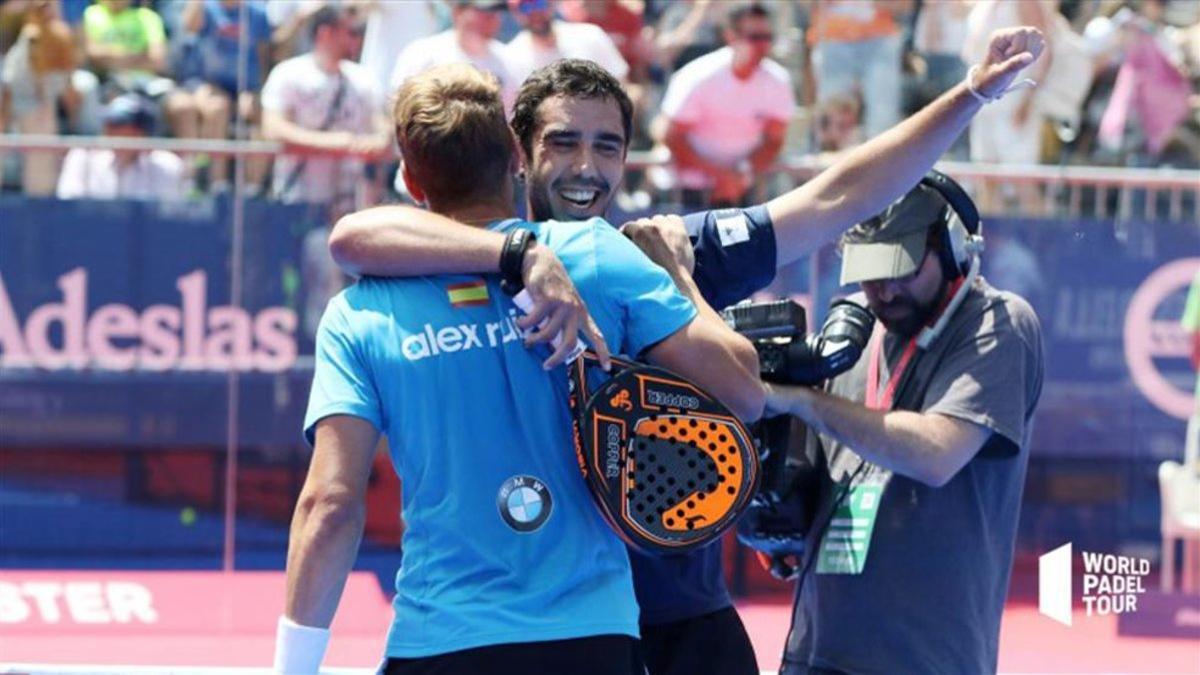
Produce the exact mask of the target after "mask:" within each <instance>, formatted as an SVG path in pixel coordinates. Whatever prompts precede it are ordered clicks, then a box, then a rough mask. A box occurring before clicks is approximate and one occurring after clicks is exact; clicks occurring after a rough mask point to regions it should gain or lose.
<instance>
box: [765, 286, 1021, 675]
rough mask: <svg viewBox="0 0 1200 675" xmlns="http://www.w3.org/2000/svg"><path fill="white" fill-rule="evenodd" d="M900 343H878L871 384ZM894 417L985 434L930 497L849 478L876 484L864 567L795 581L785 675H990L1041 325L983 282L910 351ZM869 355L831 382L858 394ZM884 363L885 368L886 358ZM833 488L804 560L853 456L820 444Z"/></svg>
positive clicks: (882, 480) (878, 475) (901, 484)
mask: <svg viewBox="0 0 1200 675" xmlns="http://www.w3.org/2000/svg"><path fill="white" fill-rule="evenodd" d="M904 346H905V341H903V340H901V339H899V338H897V337H895V336H892V335H886V336H885V339H884V354H885V355H886V359H881V360H880V361H881V368H880V370H881V371H882V372H881V374H880V377H879V383H880V386H881V388H882V387H883V386H886V384H887V381H888V376H889V372H888V370H889V368H894V367H895V365H896V364H897V362H898V361H899V360H900V354H901V352H902V351H903V349H904ZM917 354H918V355H917V356H916V357H915V359H914V361H913V362H912V363H911V364H910V365H909V367H908V369H907V372H906V373H904V375H903V378H902V380H901V381H900V384H899V389H898V391H897V393H896V401H897V404H896V406H895V408H899V409H907V410H916V411H921V412H925V413H940V414H943V415H948V416H950V417H955V418H959V419H963V420H967V421H970V422H974V423H975V424H979V425H982V426H984V427H987V428H988V429H991V430H992V432H993V433H992V436H991V437H990V438H989V439H988V441H987V442H986V443H985V444H984V447H983V448H982V449H981V450H980V451H979V453H978V454H977V455H976V456H975V457H973V458H972V459H971V460H970V461H969V462H968V463H967V465H966V466H965V467H963V469H962V470H960V471H959V472H958V473H957V474H956V475H955V476H954V477H953V478H952V479H950V481H949V482H948V483H947V484H946V485H944V486H942V487H940V488H933V487H930V486H928V485H925V484H923V483H920V482H917V481H915V480H912V479H909V478H906V477H904V476H901V475H899V474H891V473H890V472H888V471H886V470H882V469H880V468H878V467H874V466H873V465H868V466H867V467H864V470H863V471H859V472H857V476H855V483H859V482H863V481H866V482H870V483H876V484H883V485H884V488H883V492H882V495H881V496H880V498H879V507H878V512H877V517H876V521H875V525H874V531H873V533H872V534H871V537H870V545H869V547H868V551H867V558H866V563H865V566H864V567H863V571H862V573H861V574H858V575H845V574H842V575H838V574H821V573H817V570H818V567H819V566H818V565H815V564H814V565H813V567H812V569H810V571H809V577H808V579H807V580H806V581H805V582H804V588H803V590H802V595H803V598H802V602H801V603H800V607H799V608H798V610H797V611H796V613H795V617H794V619H793V626H792V633H791V635H790V636H789V639H788V647H787V657H786V659H785V668H784V670H783V672H784V673H804V672H809V671H810V670H811V671H816V672H830V671H832V672H841V671H845V672H849V673H917V672H920V673H985V672H993V671H995V669H996V658H997V643H998V640H999V633H1000V615H1001V613H1002V611H1003V609H1004V599H1005V596H1006V594H1007V592H1008V582H1009V573H1010V571H1011V568H1012V555H1013V543H1014V539H1015V538H1016V532H1017V516H1018V513H1019V511H1020V503H1021V492H1022V489H1023V487H1024V482H1025V468H1026V466H1027V464H1028V458H1029V435H1030V430H1031V422H1032V418H1033V412H1034V409H1035V408H1036V406H1037V402H1038V397H1039V396H1040V394H1041V390H1042V375H1043V358H1042V337H1041V327H1040V325H1039V323H1038V319H1037V316H1036V315H1035V314H1034V313H1033V310H1032V308H1030V306H1029V304H1028V303H1027V302H1025V301H1024V300H1023V299H1021V298H1020V297H1018V296H1016V295H1013V294H1011V293H1007V292H1002V291H997V290H996V289H994V288H992V287H991V286H989V285H987V284H986V282H984V281H983V280H982V279H980V280H979V281H978V282H977V283H976V286H975V288H973V289H972V290H971V292H970V293H969V294H968V295H967V297H966V298H965V300H964V302H963V304H962V306H961V307H960V308H959V309H958V311H956V312H955V314H954V316H953V317H952V318H951V320H950V322H949V323H948V325H947V327H946V330H945V332H944V333H943V334H942V335H941V336H940V337H939V338H938V339H937V340H936V341H935V342H934V343H933V344H932V345H931V347H930V349H929V350H928V351H927V352H925V353H921V352H917ZM869 361H870V359H869V352H868V353H866V354H864V356H863V358H862V359H860V360H859V362H858V364H857V365H856V366H855V367H854V368H853V369H852V370H851V371H849V372H847V373H846V374H844V375H842V376H841V377H839V378H837V379H835V380H834V381H833V382H831V383H830V384H829V385H828V389H829V391H830V392H831V393H833V394H835V395H838V396H841V397H844V398H847V399H851V400H854V401H858V402H862V401H864V399H865V390H866V375H867V366H868V363H869ZM883 362H886V363H883ZM819 442H820V443H821V444H822V445H823V447H824V449H825V456H826V457H827V458H828V472H827V473H828V476H829V477H830V478H831V480H829V481H824V483H825V484H824V485H823V487H822V493H823V494H822V504H824V505H825V506H824V507H823V508H822V510H821V511H819V512H818V514H817V519H816V525H815V526H814V528H813V529H814V533H813V534H812V535H810V541H808V542H807V543H808V546H809V550H810V551H814V552H815V550H816V546H817V542H816V541H814V539H815V536H816V534H817V531H818V530H820V529H821V526H822V525H824V524H825V522H826V521H827V519H828V517H829V504H831V503H832V502H833V501H834V499H835V498H836V496H837V495H838V494H839V493H840V492H842V491H843V490H842V487H841V486H839V485H837V484H835V483H834V481H839V480H841V481H844V480H846V479H847V478H849V477H851V476H853V475H855V473H856V470H857V469H858V467H859V465H860V463H861V460H860V458H859V457H858V456H857V455H855V454H854V453H853V452H852V451H851V450H850V449H848V448H846V447H845V446H843V445H841V444H840V443H838V442H836V441H834V440H832V439H830V438H828V437H825V436H820V437H819Z"/></svg>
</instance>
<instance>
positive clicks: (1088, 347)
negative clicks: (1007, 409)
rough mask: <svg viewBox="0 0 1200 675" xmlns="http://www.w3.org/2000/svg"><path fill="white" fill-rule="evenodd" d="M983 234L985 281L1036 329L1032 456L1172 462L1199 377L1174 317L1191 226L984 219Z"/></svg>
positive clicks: (1192, 257) (1199, 241) (1190, 268)
mask: <svg viewBox="0 0 1200 675" xmlns="http://www.w3.org/2000/svg"><path fill="white" fill-rule="evenodd" d="M986 235H987V251H986V253H985V255H984V265H983V271H984V275H985V276H986V277H987V278H988V279H989V281H991V282H992V283H993V284H994V285H995V286H997V287H999V288H1003V289H1007V290H1013V291H1015V292H1017V293H1019V294H1021V295H1022V296H1024V297H1025V298H1027V299H1028V300H1029V301H1030V303H1031V304H1032V305H1033V307H1034V309H1035V310H1036V311H1037V313H1038V316H1039V317H1040V318H1041V322H1042V330H1043V339H1044V341H1045V348H1046V382H1045V388H1044V390H1043V395H1042V402H1041V406H1040V409H1039V412H1038V418H1037V422H1036V425H1035V427H1034V438H1033V447H1032V452H1033V454H1034V456H1045V457H1109V458H1114V459H1130V460H1148V459H1171V458H1178V457H1179V456H1181V455H1182V444H1183V430H1184V424H1185V420H1186V417H1187V415H1188V413H1189V411H1190V410H1191V409H1192V406H1193V405H1194V402H1193V393H1194V390H1195V383H1196V374H1195V372H1194V371H1193V370H1192V368H1191V366H1190V363H1189V358H1188V357H1189V354H1190V339H1189V337H1188V336H1187V335H1186V333H1185V331H1184V330H1183V327H1182V326H1181V325H1180V319H1181V317H1182V316H1183V309H1184V302H1185V300H1186V296H1187V291H1188V287H1189V285H1190V283H1191V282H1192V280H1193V279H1194V278H1196V275H1197V273H1200V257H1197V256H1200V229H1198V228H1197V227H1196V225H1195V224H1194V223H1192V224H1187V223H1168V222H1132V223H1114V222H1112V221H1049V220H1041V219H1008V220H991V221H989V222H988V224H987V229H986Z"/></svg>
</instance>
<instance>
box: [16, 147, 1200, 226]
mask: <svg viewBox="0 0 1200 675" xmlns="http://www.w3.org/2000/svg"><path fill="white" fill-rule="evenodd" d="M72 148H103V149H111V150H141V151H148V150H168V151H171V152H176V153H179V154H181V155H191V154H198V153H204V154H208V155H212V156H228V157H239V156H241V157H274V156H276V155H279V154H334V155H338V154H345V153H327V152H311V151H302V150H300V149H297V148H294V147H286V146H285V145H284V144H282V143H278V142H273V141H222V140H205V139H175V138H125V137H122V138H116V137H106V136H51V135H18V134H5V135H0V153H4V152H7V151H16V152H22V153H23V152H30V151H55V152H61V153H64V154H65V153H66V152H67V151H69V150H71V149H72ZM378 163H379V164H386V163H388V162H386V161H382V162H378ZM829 164H830V161H829V160H828V159H825V158H823V157H820V156H813V155H808V156H793V157H787V158H784V159H783V160H782V161H781V162H779V164H778V165H777V167H776V168H775V169H774V170H773V171H772V172H771V174H769V175H768V176H765V177H764V179H763V180H762V181H761V182H760V186H759V188H758V192H757V193H756V196H758V197H762V198H766V197H769V196H771V195H772V194H775V193H778V192H780V191H781V190H783V189H786V188H787V187H790V186H792V185H795V184H797V183H798V182H803V181H804V180H807V179H809V178H811V177H812V176H814V175H816V174H817V173H819V172H820V171H821V170H822V169H824V168H825V167H827V166H828V165H829ZM669 166H670V155H669V153H667V152H665V151H664V152H658V151H639V152H631V153H629V156H628V160H627V171H628V172H629V173H630V174H633V175H637V174H645V173H646V172H647V171H649V170H652V169H665V168H669ZM938 168H939V169H941V170H942V171H944V172H946V173H948V174H950V175H952V176H954V177H956V178H957V179H958V180H960V181H961V182H963V183H964V184H965V186H966V187H967V189H968V190H972V189H975V188H976V187H977V186H978V185H980V184H983V183H985V182H992V183H996V184H1004V185H1012V186H1019V185H1032V186H1036V187H1038V188H1041V190H1042V194H1043V195H1044V196H1045V198H1044V199H1039V200H1036V202H1035V203H1032V204H1022V203H1017V204H1014V205H1011V206H1010V207H1009V210H1008V211H1007V213H1006V215H1012V216H1028V217H1042V218H1044V217H1067V218H1076V217H1080V216H1085V215H1086V216H1090V217H1095V218H1103V219H1108V218H1111V219H1115V220H1118V221H1124V220H1130V219H1138V218H1163V219H1167V220H1171V221H1181V220H1184V219H1185V218H1188V217H1194V216H1195V214H1196V211H1197V204H1198V202H1200V171H1197V170H1181V169H1173V168H1128V167H1104V166H1081V165H1045V164H1034V165H1004V164H979V163H971V162H949V161H947V162H941V163H939V164H938ZM381 174H382V172H377V175H378V177H377V178H376V180H377V182H378V181H382V180H385V179H388V180H390V176H388V177H384V176H382V175H381ZM645 183H646V184H647V185H648V184H649V181H646V182H645ZM644 189H647V190H648V191H649V192H650V193H651V194H650V196H651V203H653V204H658V205H661V204H664V203H667V204H670V203H678V201H679V200H678V199H677V197H678V195H677V194H676V193H675V192H674V191H673V190H670V189H665V190H664V189H655V188H648V187H647V188H644ZM360 206H366V205H365V204H363V205H360Z"/></svg>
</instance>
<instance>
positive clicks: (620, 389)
mask: <svg viewBox="0 0 1200 675" xmlns="http://www.w3.org/2000/svg"><path fill="white" fill-rule="evenodd" d="M577 421H578V422H579V424H580V431H581V434H580V436H581V438H580V439H579V441H580V451H581V452H580V455H581V456H580V460H581V467H582V468H583V469H584V474H585V476H586V477H587V479H588V483H589V487H590V488H591V489H592V493H593V496H595V497H596V498H597V503H598V504H599V505H600V507H601V512H602V513H604V515H605V517H606V518H607V519H608V521H609V522H610V524H611V525H612V526H613V527H614V528H615V529H616V530H617V531H618V533H620V534H621V536H622V537H623V538H625V539H626V541H628V542H629V543H630V544H632V545H634V546H636V547H638V548H641V549H643V550H649V551H657V552H667V551H670V552H680V551H686V550H689V549H691V548H694V547H697V546H702V545H704V544H705V543H707V542H709V541H711V540H712V539H714V538H716V537H718V536H720V535H721V533H722V532H724V530H725V529H727V528H728V527H729V526H730V525H732V524H733V522H734V521H735V520H736V519H737V516H738V514H740V512H741V510H742V509H743V508H744V507H745V505H746V504H747V503H748V502H749V499H750V497H751V496H753V492H754V490H755V488H756V487H757V482H758V455H757V453H756V452H754V450H753V447H754V446H753V444H752V443H751V442H750V440H749V438H750V437H749V434H748V433H746V430H745V427H743V426H742V425H741V423H740V422H738V421H737V419H736V418H734V417H733V415H731V414H730V413H729V411H728V410H727V409H725V407H724V406H722V405H721V404H720V403H719V402H717V401H716V400H715V399H713V398H712V397H711V396H709V395H708V394H706V393H705V392H704V391H702V390H700V389H698V388H697V387H695V386H694V385H692V384H690V383H688V382H687V381H686V380H683V379H682V378H679V377H678V376H676V375H674V374H672V373H669V372H667V371H664V370H662V369H658V368H653V367H650V366H643V365H640V364H638V365H636V366H633V365H632V364H630V369H628V370H624V371H622V372H618V373H617V374H616V375H614V376H613V377H612V379H610V380H608V381H607V382H605V383H604V384H603V385H602V386H600V387H599V388H598V389H597V390H596V391H595V392H594V393H593V394H592V395H591V396H590V397H588V402H587V404H586V405H585V406H584V407H583V410H582V411H581V414H580V415H578V417H577Z"/></svg>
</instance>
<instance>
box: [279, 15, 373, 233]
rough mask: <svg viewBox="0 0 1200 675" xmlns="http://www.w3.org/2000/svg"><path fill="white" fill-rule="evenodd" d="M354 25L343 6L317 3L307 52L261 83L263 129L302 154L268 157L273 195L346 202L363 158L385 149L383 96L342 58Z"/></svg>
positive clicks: (335, 204)
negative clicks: (272, 162) (271, 162)
mask: <svg viewBox="0 0 1200 675" xmlns="http://www.w3.org/2000/svg"><path fill="white" fill-rule="evenodd" d="M353 28H354V27H353V26H352V25H351V21H350V18H349V17H348V16H347V13H346V9H345V8H343V7H340V6H327V7H324V8H322V9H320V10H319V11H317V12H316V13H315V14H314V15H313V17H312V25H311V31H312V41H313V51H312V52H310V53H308V54H302V55H300V56H296V57H293V58H290V59H288V60H286V61H284V62H282V63H280V64H279V65H277V66H275V68H274V69H273V70H272V71H271V74H270V75H269V76H268V77H267V82H266V84H264V85H263V90H262V110H263V135H264V136H265V137H266V138H267V139H269V140H277V141H282V142H283V143H284V144H286V145H287V146H289V148H292V149H295V150H300V151H302V153H303V154H300V155H294V154H293V155H283V156H280V157H279V158H278V159H276V160H275V171H274V194H275V196H276V197H277V198H279V199H280V200H282V201H285V202H309V203H327V204H329V205H330V206H331V208H332V209H333V211H334V213H338V212H341V211H342V210H344V209H346V208H347V207H348V208H350V209H353V207H354V205H353V199H354V195H355V193H356V191H357V189H358V187H359V184H360V183H361V179H362V176H363V164H362V160H363V159H367V160H371V159H377V158H380V157H383V156H384V155H386V154H387V153H388V151H389V150H390V148H391V130H390V128H389V127H388V124H387V120H386V118H385V117H384V114H383V96H382V94H381V93H380V91H379V88H378V87H377V86H376V84H375V80H374V78H373V77H372V76H371V73H370V72H369V71H367V70H366V69H365V68H363V67H362V66H361V65H359V64H357V63H354V62H352V61H349V60H347V59H348V57H349V52H350V50H351V48H352V47H353V42H354V35H353ZM304 151H307V152H304ZM313 151H316V153H317V154H314V152H313ZM334 154H336V155H338V156H332V155H334Z"/></svg>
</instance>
